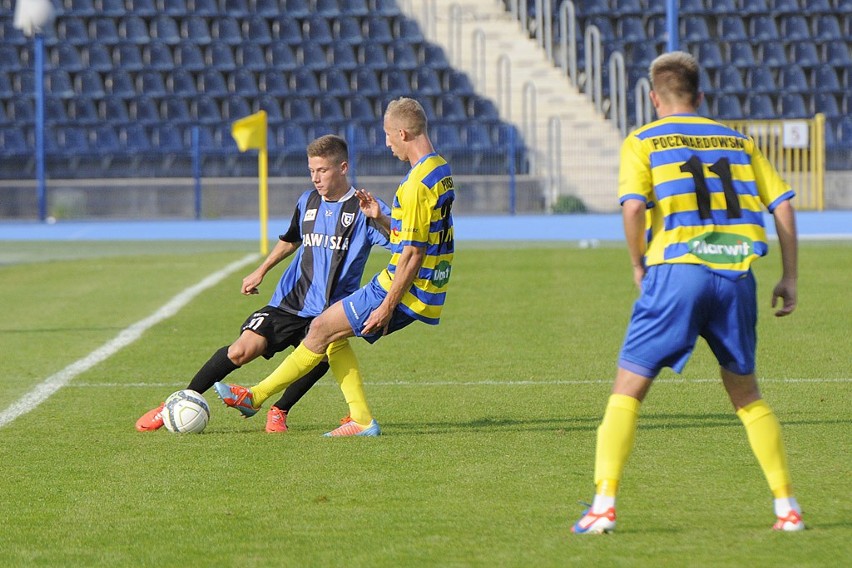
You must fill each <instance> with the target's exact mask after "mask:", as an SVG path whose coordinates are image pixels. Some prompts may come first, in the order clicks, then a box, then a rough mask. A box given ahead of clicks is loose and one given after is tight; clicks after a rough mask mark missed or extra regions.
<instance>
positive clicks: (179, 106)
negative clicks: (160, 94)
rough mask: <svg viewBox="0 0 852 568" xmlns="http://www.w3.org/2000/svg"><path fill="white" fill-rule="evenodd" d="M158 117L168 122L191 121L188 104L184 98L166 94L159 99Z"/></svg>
mask: <svg viewBox="0 0 852 568" xmlns="http://www.w3.org/2000/svg"><path fill="white" fill-rule="evenodd" d="M160 117H161V118H162V120H163V122H168V123H169V124H177V125H179V124H188V123H190V122H192V117H191V115H190V112H189V105H188V104H187V101H186V99H185V98H183V97H180V96H168V97H165V98H164V99H162V100H161V101H160Z"/></svg>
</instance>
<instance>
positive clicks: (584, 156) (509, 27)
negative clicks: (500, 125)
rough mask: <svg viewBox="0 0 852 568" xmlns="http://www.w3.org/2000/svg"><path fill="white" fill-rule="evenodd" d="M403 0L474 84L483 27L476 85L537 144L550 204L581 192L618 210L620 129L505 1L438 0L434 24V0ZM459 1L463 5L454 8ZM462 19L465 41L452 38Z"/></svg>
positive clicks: (596, 205)
mask: <svg viewBox="0 0 852 568" xmlns="http://www.w3.org/2000/svg"><path fill="white" fill-rule="evenodd" d="M400 4H401V7H402V9H403V10H404V11H405V13H406V15H407V16H409V17H411V18H414V19H416V20H417V21H418V22H419V23H420V25H421V28H422V29H423V30H424V33H425V34H426V35H427V39H428V40H429V41H431V42H433V43H436V44H438V45H441V46H442V47H443V48H444V50H445V51H446V53H447V57H448V58H449V59H450V62H451V63H452V64H453V66H454V67H456V68H458V69H461V70H462V71H464V72H466V73H467V74H468V75H469V76H470V78H471V81H472V82H474V83H476V81H477V77H478V75H479V74H482V72H481V69H482V67H480V70H479V71H477V69H475V62H474V49H475V48H474V39H473V38H474V34H475V33H476V32H477V30H482V34H483V37H484V46H485V48H484V50H483V51H484V53H485V65H484V81H482V84H479V85H477V84H474V86H475V88H476V89H477V91H478V92H479V93H480V94H482V95H484V96H486V97H488V98H490V99H492V100H493V101H494V102H495V103H496V104H497V107H498V110H499V112H500V118H501V119H503V120H506V121H508V122H512V123H513V124H515V125H516V126H517V127H518V129H519V131H520V132H521V134H522V135H523V136H524V137H525V140H526V143H527V144H528V145H529V146H531V147H532V148H533V149H534V156H533V159H534V164H535V170H534V172H533V173H534V175H537V176H539V177H541V178H544V179H547V180H552V181H548V182H547V183H546V184H545V185H546V186H548V190H547V191H548V195H547V196H546V200H547V203H553V202H554V201H555V198H556V197H557V194H559V193H561V194H571V195H575V196H577V197H580V198H581V199H582V200H583V202H584V203H585V204H586V206H587V207H588V208H589V209H590V210H593V211H601V212H605V211H615V210H617V209H618V202H617V199H616V192H617V190H618V157H619V149H620V145H621V134H620V133H619V131H618V130H617V129H616V128H615V127H614V126H613V125H612V123H611V122H610V121H608V120H605V119H604V118H603V117H602V116H601V115H599V114H598V113H597V111H596V110H595V108H594V106H593V105H592V103H591V101H590V100H589V99H587V98H586V96H585V95H584V94H582V93H580V92H578V90H577V88H576V87H574V86H573V85H572V84H571V82H570V81H569V79H568V77H567V76H565V75H564V74H563V73H562V72H561V70H560V69H558V68H557V67H555V66H554V65H553V64H552V62H550V61H548V59H547V57H546V53H545V51H544V49H543V48H541V47H539V46H538V44H537V43H536V41H535V40H534V39H530V38H529V37H528V36H527V34H526V33H525V32H524V31H523V30H522V29H521V27H520V24H519V23H518V22H517V21H516V20H514V19H513V18H512V16H511V15H510V14H509V13H507V12H506V11H505V10H503V4H502V2H499V1H488V0H435V3H434V6H435V21H434V29H432V26H430V22H428V21H427V20H428V19H429V16H430V14H431V10H430V6H429V5H430V4H431V3H430V2H423V3H421V2H401V3H400ZM454 6H458V7H459V8H460V11H455V8H453V7H454ZM458 14H460V16H461V17H460V20H456V21H453V23H452V27H451V18H453V17H454V15H456V16H457V15H458ZM458 21H460V22H461V41H460V42H457V41H456V40H455V39H453V38H451V30H455V29H458V28H457V26H458ZM430 32H431V33H430ZM459 43H460V45H459ZM452 44H455V49H454V47H453V45H452ZM503 55H506V56H508V58H509V78H510V82H511V85H512V87H511V89H510V93H509V97H508V103H507V101H505V100H503V101H501V94H500V89H499V75H500V73H501V72H500V71H499V70H498V67H499V64H498V61H499V60H500V58H501V57H502V56H503ZM528 83H531V84H532V85H533V86H534V92H535V105H533V106H534V116H535V120H534V124H535V132H534V134H533V135H531V134H530V133H528V132H525V131H524V116H525V115H524V113H525V111H524V89H525V85H527V84H528ZM527 112H529V111H527ZM554 117H556V118H558V119H559V121H560V127H559V130H560V134H561V136H560V140H559V142H560V144H561V152H559V156H560V159H561V167H560V168H559V171H558V175H556V176H554V175H553V173H551V170H550V169H549V163H550V159H549V155H550V154H552V153H553V152H552V151H551V150H550V144H549V142H548V140H549V135H548V128H549V127H548V124H549V122H550V121H551V119H552V118H554ZM531 138H532V139H531Z"/></svg>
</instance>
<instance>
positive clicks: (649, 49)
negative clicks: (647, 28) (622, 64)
mask: <svg viewBox="0 0 852 568" xmlns="http://www.w3.org/2000/svg"><path fill="white" fill-rule="evenodd" d="M658 55H659V52H658V51H657V46H656V45H654V43H653V42H650V41H645V42H642V43H636V44H633V46H632V47H631V49H630V57H629V58H628V60H627V62H628V65H629V66H630V67H634V68H635V67H640V68H642V71H643V73H645V74H646V75H647V71H648V66H649V65H650V64H651V62H652V61H653V60H654V59H655V58H656V57H657V56H658Z"/></svg>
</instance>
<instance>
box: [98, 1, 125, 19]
mask: <svg viewBox="0 0 852 568" xmlns="http://www.w3.org/2000/svg"><path fill="white" fill-rule="evenodd" d="M95 9H96V10H97V12H98V15H100V16H107V17H109V18H117V17H119V16H123V15H124V13H125V12H126V11H127V8H125V6H124V0H100V1H99V2H98V3H97V4H96V5H95Z"/></svg>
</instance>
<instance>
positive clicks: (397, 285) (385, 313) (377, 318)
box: [362, 245, 426, 335]
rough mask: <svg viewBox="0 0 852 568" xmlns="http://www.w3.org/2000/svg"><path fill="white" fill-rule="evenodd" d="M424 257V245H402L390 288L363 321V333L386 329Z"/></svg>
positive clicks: (384, 330) (418, 270) (367, 333)
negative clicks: (377, 305) (382, 299)
mask: <svg viewBox="0 0 852 568" xmlns="http://www.w3.org/2000/svg"><path fill="white" fill-rule="evenodd" d="M425 257H426V247H417V246H413V245H407V246H405V247H403V249H402V253H401V254H400V255H399V261H398V262H397V263H396V272H395V273H394V277H393V284H391V289H390V290H389V291H388V295H387V296H386V297H385V299H384V301H383V302H382V303H381V305H380V306H379V307H378V308H376V309H375V310H373V313H371V314H370V316H369V317H368V318H367V321H365V322H364V328H363V330H362V333H363V334H365V335H369V334H371V333H376V332H377V331H380V330H381V331H382V332H383V333H384V332H386V331H387V327H388V323H390V320H391V315H393V311H394V309H396V306H397V305H398V304H399V303H400V302H401V301H402V296H403V295H404V294H405V293H406V292H407V291H408V289H409V288H411V284H412V283H413V282H414V278H416V276H417V274H418V272H420V267H421V266H422V264H423V259H424V258H425Z"/></svg>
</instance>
